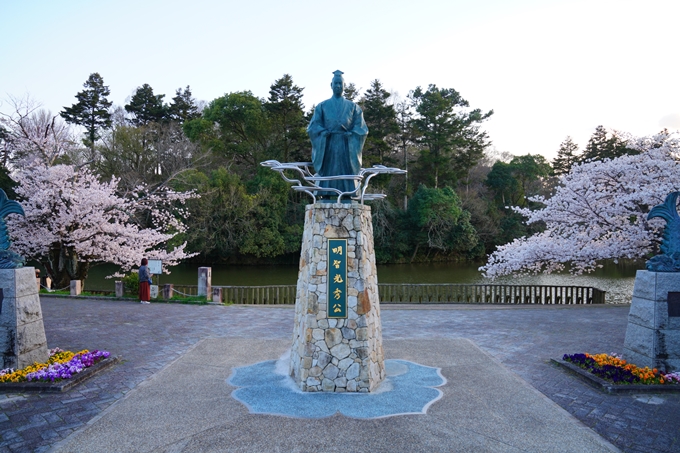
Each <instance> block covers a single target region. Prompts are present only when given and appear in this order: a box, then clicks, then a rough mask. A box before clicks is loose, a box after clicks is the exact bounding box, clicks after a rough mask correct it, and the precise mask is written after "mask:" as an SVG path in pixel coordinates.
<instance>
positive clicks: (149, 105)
mask: <svg viewBox="0 0 680 453" xmlns="http://www.w3.org/2000/svg"><path fill="white" fill-rule="evenodd" d="M164 97H165V95H164V94H158V95H156V94H153V88H151V86H150V85H149V84H148V83H145V84H144V85H142V86H141V87H138V88H137V91H135V94H134V95H132V98H131V99H130V103H129V104H126V105H125V110H126V111H127V112H128V113H129V114H131V115H132V118H131V119H130V123H131V124H132V125H134V126H146V125H148V124H149V123H160V122H162V121H164V120H166V119H167V118H168V107H167V106H166V105H165V104H164V103H163V98H164Z"/></svg>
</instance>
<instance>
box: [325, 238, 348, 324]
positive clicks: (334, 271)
mask: <svg viewBox="0 0 680 453" xmlns="http://www.w3.org/2000/svg"><path fill="white" fill-rule="evenodd" d="M328 317H329V318H347V239H329V240H328Z"/></svg>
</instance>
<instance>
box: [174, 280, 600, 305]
mask: <svg viewBox="0 0 680 453" xmlns="http://www.w3.org/2000/svg"><path fill="white" fill-rule="evenodd" d="M216 287H218V288H222V299H223V302H229V303H234V304H256V305H260V304H267V305H278V304H294V303H295V295H296V288H297V287H296V285H273V286H213V288H216ZM174 288H175V289H176V290H179V291H181V292H183V293H186V294H191V295H195V294H196V293H197V290H198V287H197V286H196V285H174ZM378 292H379V296H380V302H381V303H393V304H399V303H402V304H436V303H440V304H539V305H582V304H604V303H605V296H606V292H605V291H603V290H601V289H598V288H594V287H591V286H561V285H492V284H489V285H484V284H477V285H473V284H455V283H424V284H411V283H379V284H378Z"/></svg>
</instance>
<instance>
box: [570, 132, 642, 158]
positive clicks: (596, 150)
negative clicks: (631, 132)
mask: <svg viewBox="0 0 680 453" xmlns="http://www.w3.org/2000/svg"><path fill="white" fill-rule="evenodd" d="M626 145H627V143H626V140H625V139H623V138H621V137H620V135H619V134H618V133H616V131H614V132H612V133H609V132H607V129H605V127H604V126H602V125H600V126H597V128H595V132H593V135H591V136H590V139H589V140H588V144H587V145H586V149H585V150H584V151H583V155H582V156H581V159H580V161H581V162H588V161H593V160H604V159H613V158H615V157H620V156H625V155H627V154H638V153H639V151H637V150H635V149H630V148H628V147H627V146H626Z"/></svg>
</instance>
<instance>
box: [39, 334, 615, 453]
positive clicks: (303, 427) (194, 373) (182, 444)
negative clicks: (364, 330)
mask: <svg viewBox="0 0 680 453" xmlns="http://www.w3.org/2000/svg"><path fill="white" fill-rule="evenodd" d="M288 347H289V345H288V344H285V342H280V341H271V340H255V341H254V340H249V339H243V340H241V339H234V338H230V339H226V338H211V339H206V340H203V341H201V342H199V343H198V344H197V345H196V346H195V347H194V348H193V349H192V350H190V351H189V352H187V353H186V354H184V355H183V356H182V357H180V358H179V359H177V360H176V361H175V362H173V363H171V364H170V365H169V366H168V367H166V368H165V369H163V370H162V371H160V372H158V373H156V374H155V375H154V376H153V377H152V378H150V379H148V380H147V381H145V382H144V383H142V384H141V385H139V386H138V387H136V388H135V389H134V390H132V391H130V392H129V393H128V395H127V396H126V398H124V399H123V400H121V401H119V402H118V403H116V404H114V405H113V406H111V407H110V408H109V409H107V410H106V411H104V412H103V413H102V415H101V416H99V417H97V418H95V419H93V420H92V421H91V422H90V423H88V425H86V426H85V427H84V428H83V429H81V430H79V431H78V432H76V433H75V434H74V435H72V436H71V437H69V438H67V439H66V440H64V441H62V442H61V443H59V444H56V445H55V446H54V448H53V450H52V451H62V452H74V451H88V452H127V451H137V452H158V453H160V452H166V453H169V452H218V451H219V452H232V451H233V452H251V451H252V452H262V451H286V452H306V451H321V452H335V451H337V452H347V451H372V452H383V451H384V452H388V451H389V452H391V453H393V452H400V451H404V452H406V451H408V452H413V451H456V452H468V451H469V452H487V451H488V452H520V451H521V452H589V453H591V452H612V451H618V450H617V449H616V448H615V447H614V446H612V445H611V444H609V443H608V442H607V441H605V440H604V439H602V438H601V437H600V436H598V435H597V434H596V433H595V432H593V431H592V430H590V429H588V428H587V427H585V426H584V425H583V424H581V423H580V422H579V421H578V420H576V419H575V418H574V417H572V416H571V415H569V414H568V413H567V412H566V411H564V410H563V409H562V408H560V407H559V406H558V405H557V404H555V403H554V402H552V401H551V400H549V399H548V398H547V397H545V396H544V395H543V394H541V393H540V392H538V391H537V390H536V389H534V388H533V387H531V386H530V385H529V384H527V383H526V382H525V381H523V380H521V379H520V378H518V377H517V376H516V375H515V374H514V373H512V372H510V371H508V370H507V369H506V368H505V367H504V366H503V365H502V364H501V363H500V362H498V361H497V360H496V359H494V358H493V357H491V356H490V355H488V354H487V353H485V352H484V351H482V350H481V349H479V348H478V347H477V346H475V345H474V344H473V343H472V342H471V341H469V340H465V339H442V338H438V339H434V340H391V341H385V351H386V358H392V359H403V360H410V361H413V362H418V363H420V364H423V365H427V366H431V367H438V368H441V374H442V375H443V376H444V377H445V378H446V379H447V382H446V384H445V385H443V386H441V387H438V388H439V389H440V390H441V391H442V392H443V397H442V398H441V399H439V400H438V401H436V402H435V403H434V404H433V405H432V406H430V407H429V409H428V411H427V413H426V414H422V415H403V416H397V417H389V418H382V419H369V420H365V419H364V420H361V419H354V418H348V417H345V416H342V415H339V414H336V415H334V416H332V417H329V418H324V419H300V418H289V417H281V416H274V415H261V414H251V413H249V411H248V409H247V408H246V407H245V406H244V405H243V404H241V403H240V402H238V401H237V400H236V399H234V398H233V397H232V396H231V393H232V391H234V390H235V389H236V388H235V387H232V386H230V385H229V384H228V383H227V379H228V378H229V376H230V375H231V374H232V369H233V368H234V367H242V366H245V365H251V364H253V363H257V362H262V361H265V360H272V359H277V358H278V357H280V356H281V355H282V354H283V353H284V352H285V351H286V350H287V349H288ZM357 396H360V395H357Z"/></svg>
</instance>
